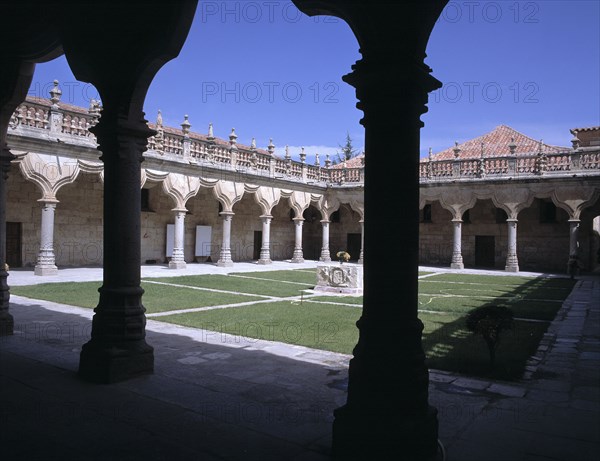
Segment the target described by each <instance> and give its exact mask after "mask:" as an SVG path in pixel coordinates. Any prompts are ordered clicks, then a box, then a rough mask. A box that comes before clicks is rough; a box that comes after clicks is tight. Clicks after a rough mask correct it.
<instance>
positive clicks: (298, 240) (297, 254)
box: [291, 218, 304, 263]
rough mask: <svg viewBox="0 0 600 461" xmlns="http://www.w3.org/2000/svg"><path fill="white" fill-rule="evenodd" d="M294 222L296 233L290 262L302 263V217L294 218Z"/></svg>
mask: <svg viewBox="0 0 600 461" xmlns="http://www.w3.org/2000/svg"><path fill="white" fill-rule="evenodd" d="M294 224H295V226H296V234H295V243H294V255H293V256H292V260H291V262H293V263H303V262H304V254H303V253H302V225H303V224H304V218H294Z"/></svg>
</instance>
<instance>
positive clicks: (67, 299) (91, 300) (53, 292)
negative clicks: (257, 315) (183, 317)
mask: <svg viewBox="0 0 600 461" xmlns="http://www.w3.org/2000/svg"><path fill="white" fill-rule="evenodd" d="M100 285H102V283H100V282H77V283H76V282H67V283H43V284H40V285H30V286H17V287H11V289H10V292H11V293H13V294H15V295H20V296H26V297H28V298H34V299H44V300H46V301H53V302H56V303H61V304H69V305H71V306H80V307H90V308H95V307H96V306H97V305H98V297H99V294H98V288H99V287H100ZM142 288H143V289H144V291H145V293H144V298H143V303H144V307H145V308H146V312H147V313H148V314H152V313H156V312H166V311H171V310H175V309H189V308H194V307H206V306H216V305H220V304H234V303H243V302H248V301H258V300H259V299H262V298H259V297H257V296H241V295H233V294H228V293H215V292H210V291H199V290H193V289H189V288H177V287H170V286H166V285H155V284H150V283H143V282H142Z"/></svg>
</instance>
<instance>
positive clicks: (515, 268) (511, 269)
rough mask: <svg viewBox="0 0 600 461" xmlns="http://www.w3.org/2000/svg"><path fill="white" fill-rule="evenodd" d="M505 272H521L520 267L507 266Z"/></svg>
mask: <svg viewBox="0 0 600 461" xmlns="http://www.w3.org/2000/svg"><path fill="white" fill-rule="evenodd" d="M504 270H505V271H506V272H519V266H518V265H516V266H515V265H507V266H505V267H504Z"/></svg>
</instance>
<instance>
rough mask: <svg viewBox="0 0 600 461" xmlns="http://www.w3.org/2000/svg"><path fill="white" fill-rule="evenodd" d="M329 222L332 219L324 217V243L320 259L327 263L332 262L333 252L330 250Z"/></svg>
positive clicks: (322, 223) (322, 222)
mask: <svg viewBox="0 0 600 461" xmlns="http://www.w3.org/2000/svg"><path fill="white" fill-rule="evenodd" d="M329 223H330V221H329V220H327V219H323V220H322V221H321V225H322V226H323V243H322V247H321V256H320V257H319V261H322V262H325V263H328V262H331V253H330V252H329Z"/></svg>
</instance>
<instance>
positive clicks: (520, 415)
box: [0, 263, 600, 461]
mask: <svg viewBox="0 0 600 461" xmlns="http://www.w3.org/2000/svg"><path fill="white" fill-rule="evenodd" d="M311 264H312V267H314V265H315V263H308V264H307V266H306V267H307V268H310V267H311ZM193 266H195V265H190V266H188V267H190V268H191V267H193ZM202 266H210V265H202ZM240 266H241V265H239V264H238V265H236V266H234V267H233V268H226V269H225V270H228V271H231V270H232V269H233V271H235V272H241V269H245V270H252V271H255V270H257V269H258V270H261V269H260V267H261V266H258V265H253V264H249V265H248V266H249V267H248V268H247V269H246V268H245V267H240ZM146 267H147V266H146ZM212 267H214V266H212ZM262 267H264V266H262ZM294 267H295V268H299V266H296V265H294ZM288 268H290V264H286V263H281V267H278V266H277V265H274V266H273V267H272V268H270V269H288ZM205 269H206V270H208V269H209V267H205V268H203V269H202V270H205ZM223 269H224V268H216V270H223ZM421 269H422V270H428V269H427V268H421ZM198 270H199V268H198ZM262 270H266V269H262ZM432 270H433V269H432ZM74 271H76V272H77V276H78V277H79V278H78V280H99V279H100V278H101V271H99V270H97V269H96V270H95V271H96V272H95V273H94V272H93V271H94V269H84V270H82V269H77V270H74ZM153 271H156V272H161V271H162V273H165V272H166V275H167V276H172V275H175V272H177V271H173V270H171V271H169V270H165V269H162V268H160V267H154V268H152V269H151V270H150V271H149V272H150V273H152V275H148V273H147V274H146V275H145V276H156V275H154V273H153ZM187 273H190V272H187ZM65 274H66V272H65V271H61V273H60V275H59V277H58V279H59V280H56V281H62V280H64V278H63V276H64V275H65ZM99 275H100V278H98V276H99ZM28 277H29V278H30V279H31V277H33V276H31V275H29V274H27V273H26V272H23V273H22V274H19V271H13V272H12V273H11V278H10V279H9V281H10V282H11V283H13V284H15V285H16V284H18V283H19V282H20V281H21V280H22V281H24V282H25V281H27V280H28ZM35 279H37V280H39V281H42V282H47V281H48V280H47V278H45V277H36V278H35ZM40 279H41V280H40ZM37 280H36V281H37ZM22 284H25V283H22ZM11 301H12V304H11V312H12V314H13V316H14V317H15V323H16V325H15V330H16V331H15V335H14V336H13V337H9V338H0V450H1V451H0V452H1V453H2V460H7V461H12V460H27V461H32V460H44V461H52V460H55V459H60V460H64V461H70V460H77V461H80V460H111V461H115V460H116V461H121V460H131V461H134V460H136V461H137V460H145V461H153V460H165V461H166V460H169V461H172V460H207V461H211V460H244V461H251V460H260V461H267V460H274V461H287V460H292V461H306V460H327V459H329V456H328V455H329V447H330V442H331V422H332V411H333V409H334V408H336V407H338V406H340V405H342V404H343V403H344V401H345V391H346V384H347V380H346V377H347V364H348V360H349V358H350V357H349V356H346V355H343V354H335V353H331V352H323V351H316V350H312V349H307V348H304V347H300V346H290V345H285V344H281V343H274V342H269V341H263V340H260V341H257V340H254V339H249V338H243V337H240V336H232V335H226V334H222V333H219V332H216V333H215V332H211V331H205V330H196V329H191V328H185V327H181V326H177V325H171V324H167V323H163V322H158V321H154V320H148V324H147V331H148V342H149V343H150V344H152V345H153V346H154V347H155V367H156V371H155V374H154V375H152V376H147V377H142V378H137V379H133V380H130V381H127V382H124V383H119V384H115V385H110V386H101V385H93V384H89V383H86V382H83V381H81V380H79V379H77V377H76V375H75V373H76V370H77V366H78V359H79V351H80V347H81V344H82V343H84V342H85V341H86V340H87V338H89V333H90V318H91V316H92V312H91V310H89V309H81V308H73V307H69V306H63V305H59V304H55V303H50V302H46V301H37V300H35V301H34V300H27V299H26V298H20V297H17V296H14V297H13V298H12V299H11ZM430 400H431V403H432V404H433V405H434V406H435V407H437V408H438V411H439V420H440V439H441V440H442V443H443V445H444V447H445V450H446V459H447V460H453V461H469V460H474V461H475V460H477V461H481V460H485V461H496V460H497V461H512V460H526V461H542V460H547V461H556V460H564V461H587V460H595V459H597V457H598V455H600V435H599V434H600V279H599V278H597V277H596V278H592V277H582V278H580V279H579V281H578V283H577V285H576V287H575V289H574V290H573V292H572V294H571V295H570V296H569V298H568V299H567V300H566V302H565V303H564V305H563V307H562V309H561V310H560V311H559V313H558V315H557V317H556V319H555V320H554V321H553V322H552V324H551V326H550V328H549V330H548V333H547V335H546V336H545V338H544V341H543V342H542V344H541V346H540V348H539V350H538V352H537V353H536V355H535V356H534V357H533V358H532V359H531V361H530V364H529V366H528V372H527V375H526V377H525V378H524V379H523V380H521V381H520V382H517V383H501V382H490V381H485V380H480V379H473V378H466V377H462V376H458V375H453V374H450V373H445V372H438V371H432V372H431V386H430ZM440 459H441V457H440ZM369 461H370V460H369Z"/></svg>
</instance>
